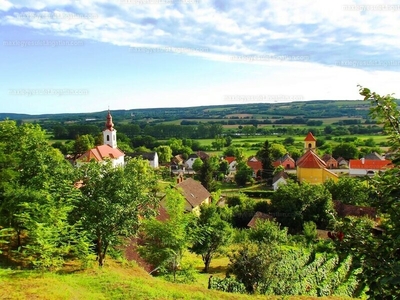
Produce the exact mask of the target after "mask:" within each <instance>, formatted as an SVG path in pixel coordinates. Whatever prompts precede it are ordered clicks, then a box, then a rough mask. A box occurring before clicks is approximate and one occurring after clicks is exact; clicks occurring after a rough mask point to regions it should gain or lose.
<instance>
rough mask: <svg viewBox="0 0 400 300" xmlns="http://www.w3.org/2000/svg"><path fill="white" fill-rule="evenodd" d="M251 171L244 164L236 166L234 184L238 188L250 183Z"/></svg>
mask: <svg viewBox="0 0 400 300" xmlns="http://www.w3.org/2000/svg"><path fill="white" fill-rule="evenodd" d="M252 179H253V170H252V169H251V168H250V167H249V166H248V165H247V163H245V162H240V163H238V164H237V165H236V174H235V182H236V184H237V185H238V186H245V185H246V183H247V182H250V181H252Z"/></svg>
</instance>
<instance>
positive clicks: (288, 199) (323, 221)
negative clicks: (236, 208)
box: [271, 181, 334, 232]
mask: <svg viewBox="0 0 400 300" xmlns="http://www.w3.org/2000/svg"><path fill="white" fill-rule="evenodd" d="M271 208H272V209H273V211H274V212H276V213H277V221H278V222H279V223H281V224H282V225H283V226H287V227H289V228H290V229H291V230H292V231H295V232H300V231H301V230H302V228H303V224H304V222H307V221H313V222H314V223H316V224H317V226H318V227H319V228H325V227H326V226H327V225H328V224H329V222H330V220H331V219H332V217H333V216H334V209H333V202H332V195H331V194H330V192H329V191H328V190H327V189H326V188H325V187H324V186H323V185H311V184H309V183H306V182H304V183H301V184H298V183H296V182H293V181H288V183H287V184H285V185H282V186H281V187H280V188H279V189H278V190H277V191H276V192H275V193H274V194H272V195H271Z"/></svg>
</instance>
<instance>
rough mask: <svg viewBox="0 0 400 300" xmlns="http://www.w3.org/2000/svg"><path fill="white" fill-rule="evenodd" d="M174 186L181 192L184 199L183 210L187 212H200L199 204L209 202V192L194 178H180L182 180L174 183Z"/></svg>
mask: <svg viewBox="0 0 400 300" xmlns="http://www.w3.org/2000/svg"><path fill="white" fill-rule="evenodd" d="M181 178H182V177H181ZM176 188H177V189H178V190H180V191H181V192H182V195H183V197H184V198H185V200H186V202H185V210H186V211H187V212H194V213H196V214H200V206H201V205H203V204H210V203H211V194H210V192H209V191H207V189H206V188H205V187H204V186H202V184H201V183H200V182H199V181H197V180H194V179H193V178H188V179H186V180H183V178H182V180H181V181H180V182H179V183H178V184H177V185H176Z"/></svg>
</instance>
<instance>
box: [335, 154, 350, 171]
mask: <svg viewBox="0 0 400 300" xmlns="http://www.w3.org/2000/svg"><path fill="white" fill-rule="evenodd" d="M336 161H337V163H338V167H339V168H341V169H347V168H348V167H349V162H348V161H347V160H345V159H344V158H343V157H338V159H337V160H336Z"/></svg>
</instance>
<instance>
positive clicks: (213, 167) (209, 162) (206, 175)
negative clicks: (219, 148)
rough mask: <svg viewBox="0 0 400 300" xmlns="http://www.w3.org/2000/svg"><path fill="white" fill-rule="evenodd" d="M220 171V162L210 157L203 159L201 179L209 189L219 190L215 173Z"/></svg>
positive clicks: (212, 190)
mask: <svg viewBox="0 0 400 300" xmlns="http://www.w3.org/2000/svg"><path fill="white" fill-rule="evenodd" d="M217 171H218V163H217V164H215V160H214V159H213V158H212V157H210V158H207V159H205V160H204V161H203V165H202V167H201V169H200V171H199V180H200V182H201V184H202V185H203V186H204V187H205V188H206V189H207V190H208V191H209V192H215V191H216V190H217V185H216V181H215V180H214V174H215V173H216V172H217Z"/></svg>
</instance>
